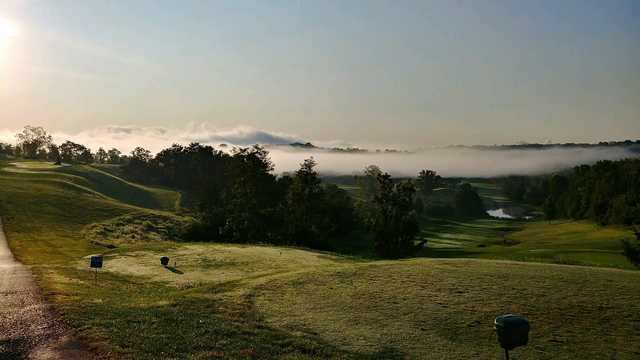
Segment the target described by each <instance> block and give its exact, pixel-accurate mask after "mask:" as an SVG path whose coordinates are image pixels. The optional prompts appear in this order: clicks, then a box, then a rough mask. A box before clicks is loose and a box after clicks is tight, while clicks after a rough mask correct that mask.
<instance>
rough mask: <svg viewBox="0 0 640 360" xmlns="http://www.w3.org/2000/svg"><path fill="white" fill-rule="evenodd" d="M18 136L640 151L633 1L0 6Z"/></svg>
mask: <svg viewBox="0 0 640 360" xmlns="http://www.w3.org/2000/svg"><path fill="white" fill-rule="evenodd" d="M27 124H30V125H40V126H44V127H45V128H47V129H48V130H49V131H51V132H53V133H56V134H58V137H61V136H66V135H69V136H78V134H84V135H85V137H91V136H93V138H97V137H100V136H102V135H104V137H103V138H105V139H110V138H111V137H116V138H117V137H120V138H122V137H129V138H130V139H134V138H135V136H141V137H140V141H142V140H144V139H147V138H149V137H153V136H164V137H165V138H166V137H167V136H168V135H167V134H176V136H175V138H176V141H178V140H184V139H187V140H193V139H196V140H202V141H209V142H212V143H215V142H225V141H228V140H229V137H231V138H232V139H235V140H236V141H238V142H239V143H242V142H245V143H251V142H252V141H254V140H255V141H263V142H267V143H268V142H278V141H283V140H284V141H289V140H304V141H312V142H315V143H319V144H323V145H331V144H336V145H354V146H364V147H395V148H428V147H432V146H443V145H450V144H466V145H471V144H510V143H519V142H547V141H552V142H565V141H572V142H597V141H600V140H623V139H638V138H640V2H639V1H636V0H629V1H616V0H612V1H599V0H582V1H571V0H563V1H557V0H553V1H546V0H539V1H515V0H514V1H483V0H469V1H459V0H446V1H426V0H425V1H401V0H396V1H376V0H367V1H347V0H340V1H331V0H327V1H303V0H299V1H295V0H292V1H266V0H261V1H240V0H234V1H186V0H182V1H169V0H166V1H163V0H156V1H144V0H137V1H124V0H121V1H115V0H114V1H97V0H96V1H92V0H85V1H75V0H56V1H53V0H50V1H44V0H39V1H32V0H1V1H0V137H3V136H4V138H5V139H6V138H7V137H8V136H9V135H7V134H11V133H12V132H14V131H15V130H16V129H19V128H21V127H23V126H24V125H27ZM3 134H4V135H3ZM172 136H173V135H171V136H169V137H172ZM238 136H240V137H241V138H238ZM169 140H173V139H172V138H171V139H169ZM89 145H91V144H89Z"/></svg>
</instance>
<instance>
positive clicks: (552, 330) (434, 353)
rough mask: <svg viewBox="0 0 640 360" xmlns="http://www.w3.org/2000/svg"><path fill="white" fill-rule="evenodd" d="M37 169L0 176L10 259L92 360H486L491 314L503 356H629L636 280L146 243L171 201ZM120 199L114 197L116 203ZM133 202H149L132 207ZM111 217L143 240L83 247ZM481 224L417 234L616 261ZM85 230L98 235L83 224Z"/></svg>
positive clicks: (540, 232)
mask: <svg viewBox="0 0 640 360" xmlns="http://www.w3.org/2000/svg"><path fill="white" fill-rule="evenodd" d="M0 166H2V167H4V166H8V164H0ZM43 167H44V165H36V164H30V165H22V168H21V169H18V170H19V171H2V170H0V215H1V216H2V217H3V220H4V222H5V227H6V228H5V230H6V232H7V235H8V237H9V241H10V244H11V247H12V249H13V250H14V252H15V254H16V255H17V257H18V258H19V259H20V260H21V261H23V262H25V263H26V264H29V265H32V266H33V269H34V271H35V272H36V273H37V275H38V276H39V278H40V283H41V285H42V286H43V288H44V290H45V292H46V295H47V297H48V298H49V299H50V300H51V301H52V302H53V303H54V304H55V306H56V308H57V309H58V310H59V311H60V313H61V314H62V315H63V317H64V318H65V319H66V320H67V321H68V322H70V323H71V324H72V325H73V326H74V327H76V328H77V329H79V332H80V334H81V336H82V337H83V338H84V339H85V340H87V341H88V342H90V343H91V344H92V345H93V346H94V347H95V348H96V349H97V350H98V351H99V352H101V353H103V354H107V355H113V356H114V357H120V358H130V359H172V358H180V359H182V358H189V359H210V358H291V359H294V358H295V359H307V358H327V357H334V358H372V359H373V358H405V357H408V358H420V359H424V358H426V359H431V358H433V359H441V358H447V359H471V358H474V359H496V358H498V356H499V348H498V346H497V342H496V340H495V335H494V334H493V331H492V320H493V317H494V316H496V315H498V314H502V313H507V312H517V313H521V314H523V315H525V316H527V317H528V318H529V319H530V320H531V322H532V326H533V327H532V333H531V341H530V344H529V346H528V347H526V348H521V349H518V350H516V351H515V352H514V353H513V358H514V359H575V358H584V359H612V358H613V359H636V358H638V357H640V303H638V301H637V299H638V294H640V272H637V271H627V270H619V269H607V268H596V267H581V266H567V265H552V264H538V263H521V262H510V261H495V260H477V259H424V258H423V259H412V260H402V261H372V260H363V259H352V258H347V257H342V256H338V255H335V254H330V253H319V252H311V251H306V250H302V249H290V248H278V247H263V246H239V245H227V244H187V243H175V242H167V241H161V240H159V239H160V238H155V237H153V236H148V235H147V236H144V232H145V231H146V230H145V229H147V228H148V229H151V230H148V231H146V232H155V231H158V229H159V228H162V226H160V225H161V224H160V225H158V224H155V223H152V224H151V225H149V224H147V223H145V222H146V221H149V222H151V221H150V220H146V219H158V218H159V219H169V220H167V221H172V220H171V219H173V218H175V219H176V220H175V221H182V220H181V219H182V218H181V217H179V216H178V217H176V216H175V215H173V214H171V213H169V212H166V211H165V210H167V209H168V208H170V207H171V206H170V204H171V202H172V201H177V200H176V199H177V197H178V194H176V193H171V192H167V193H163V194H165V195H163V196H161V197H160V198H163V199H167V198H168V199H172V200H171V201H167V200H162V201H160V200H158V202H155V203H152V204H156V205H154V206H153V207H154V208H155V209H149V208H144V207H142V204H143V202H146V201H147V200H141V199H148V198H154V197H155V198H158V195H157V194H158V192H160V193H162V192H163V191H166V190H159V189H153V188H147V187H139V186H137V185H135V184H131V183H126V182H124V181H122V182H116V183H115V184H116V185H114V183H109V185H105V184H104V183H103V182H101V181H97V180H95V177H96V176H98V177H99V176H102V175H101V172H95V173H94V170H93V169H92V168H89V167H81V168H75V167H74V168H68V169H56V168H43ZM41 172H44V173H41ZM115 179H116V180H117V181H119V178H115ZM109 181H111V180H109ZM100 184H102V185H100ZM117 184H123V185H122V186H123V188H126V189H129V190H124V189H120V188H119V185H117ZM129 186H132V187H135V188H136V190H132V189H131V188H129ZM124 191H129V192H128V194H129V195H127V196H121V195H118V194H121V193H122V192H124ZM138 191H148V192H149V194H146V195H140V198H137V197H136V196H137V195H136V194H140V193H139V192H138ZM103 192H105V193H103ZM115 218H118V219H119V220H118V219H116V220H114V219H115ZM123 219H144V220H142V221H141V222H140V223H141V224H144V226H145V227H140V226H138V225H136V224H133V225H129V226H130V228H129V229H128V230H127V231H123V232H119V233H117V235H106V234H105V235H101V236H103V237H104V240H105V241H106V242H108V243H110V244H112V243H115V244H116V245H117V248H115V249H107V248H105V247H101V246H97V245H95V244H93V243H91V242H90V240H89V238H91V240H95V239H94V237H95V236H100V235H99V234H101V233H102V232H101V231H102V230H105V229H107V230H106V231H107V232H109V231H111V230H110V229H115V228H120V227H121V225H122V226H125V225H124V224H121V223H120V222H119V221H123ZM490 221H491V220H487V222H482V221H481V222H478V223H476V222H470V223H464V222H462V223H457V224H456V223H447V222H444V223H442V224H440V225H439V226H441V230H444V229H447V227H449V228H448V229H450V230H451V231H449V232H448V234H452V236H450V237H446V236H445V235H438V234H447V232H445V231H436V230H434V229H432V230H431V231H430V230H428V229H427V230H426V231H430V234H432V235H430V236H434V237H435V236H437V235H438V236H440V237H441V238H443V239H448V238H452V239H453V240H451V241H457V240H456V239H457V238H460V239H461V237H460V236H458V237H457V238H456V235H455V234H462V233H464V232H463V231H461V230H460V229H467V230H465V231H466V233H467V234H468V235H469V236H468V239H467V240H465V241H466V242H462V241H461V244H462V245H461V246H457V247H446V246H444V247H441V248H434V249H431V250H429V251H433V254H435V255H437V256H454V252H457V253H458V254H457V255H460V256H479V257H506V258H508V257H509V256H511V255H509V254H511V252H510V250H512V249H518V252H520V251H521V252H522V253H523V254H529V253H531V252H530V251H529V250H530V249H532V248H535V249H540V248H545V249H550V250H552V249H554V248H557V249H558V250H559V251H560V252H559V253H560V254H562V253H563V252H564V253H567V254H568V253H571V254H574V253H575V251H574V250H575V249H577V248H576V246H578V245H583V247H584V248H587V249H594V248H602V249H603V250H606V251H609V252H608V253H607V254H611V256H613V255H616V256H620V255H619V254H618V253H617V250H616V248H615V246H617V245H615V246H614V245H611V244H614V241H617V242H619V240H618V239H617V237H618V236H620V235H621V234H626V230H624V229H600V228H595V227H589V226H590V225H589V224H588V223H566V224H560V223H551V224H546V223H532V224H521V223H505V222H496V223H491V222H490ZM98 222H99V223H103V224H106V225H104V226H103V225H100V226H102V228H100V227H98V228H96V226H95V225H92V224H94V223H98ZM112 224H118V225H117V226H112ZM456 227H457V228H459V230H456ZM505 227H507V228H509V229H508V230H506V229H505ZM513 227H517V228H518V229H521V230H519V231H517V232H512V233H510V234H509V235H508V236H507V240H508V242H512V243H513V244H511V245H510V246H505V245H504V244H498V243H500V242H502V241H503V239H502V238H501V237H500V236H497V235H498V234H501V233H502V232H504V231H511V230H514V228H513ZM94 230H95V231H94ZM605 230H606V231H605ZM608 231H612V232H608ZM618 231H619V232H618ZM96 234H98V235H96ZM590 234H595V235H590ZM137 236H139V237H137ZM474 236H475V237H474ZM113 237H117V238H118V239H121V238H125V240H126V241H119V242H118V241H111V240H113V239H112V238H113ZM141 238H142V239H144V241H136V239H141ZM530 239H536V240H535V243H532V242H530V241H532V240H530ZM116 240H117V239H116ZM434 243H435V240H434ZM442 243H443V244H444V243H445V241H444V240H443V242H442ZM494 243H495V244H494ZM478 244H485V247H484V248H482V247H478V246H477V245H478ZM616 244H617V243H616ZM608 245H611V246H610V247H607V246H608ZM518 247H521V248H518ZM470 249H474V251H471V250H470ZM498 250H499V251H498ZM447 251H448V253H447ZM483 251H484V252H483ZM501 251H503V253H501ZM93 253H104V254H105V255H106V258H105V260H106V261H105V269H104V270H103V271H101V273H100V275H99V282H98V285H97V286H96V285H95V284H94V283H93V274H92V272H91V271H89V270H88V269H87V261H88V260H87V259H86V256H87V255H89V254H93ZM516 253H517V252H516ZM533 253H535V251H534V252H533ZM162 255H168V256H169V257H170V258H171V259H172V260H171V263H170V266H169V267H168V268H164V267H162V266H160V264H159V257H160V256H162ZM574 255H575V254H574ZM589 255H590V256H591V252H590V253H589ZM572 256H573V255H572ZM607 256H609V255H607ZM521 260H536V261H538V260H540V257H522V258H521ZM541 260H545V259H541ZM547 260H549V259H547ZM547 260H545V261H547ZM549 261H556V260H553V259H551V260H549ZM607 261H609V260H607ZM611 261H613V260H611ZM600 265H602V264H600ZM614 266H617V265H615V264H614Z"/></svg>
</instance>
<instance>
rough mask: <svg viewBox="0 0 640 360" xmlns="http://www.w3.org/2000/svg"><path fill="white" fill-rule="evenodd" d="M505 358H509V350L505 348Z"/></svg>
mask: <svg viewBox="0 0 640 360" xmlns="http://www.w3.org/2000/svg"><path fill="white" fill-rule="evenodd" d="M504 360H509V350H507V349H504Z"/></svg>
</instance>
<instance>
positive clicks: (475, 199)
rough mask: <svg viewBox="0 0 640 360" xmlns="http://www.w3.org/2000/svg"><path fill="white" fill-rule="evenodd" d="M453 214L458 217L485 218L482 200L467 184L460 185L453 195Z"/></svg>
mask: <svg viewBox="0 0 640 360" xmlns="http://www.w3.org/2000/svg"><path fill="white" fill-rule="evenodd" d="M455 213H456V215H457V216H460V217H485V216H486V211H485V209H484V204H483V203H482V199H481V198H480V196H479V195H478V193H477V192H476V190H475V189H474V188H473V186H471V185H470V184H468V183H464V184H462V185H460V187H459V188H458V191H456V194H455Z"/></svg>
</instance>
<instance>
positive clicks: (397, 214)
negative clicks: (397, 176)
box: [369, 174, 420, 258]
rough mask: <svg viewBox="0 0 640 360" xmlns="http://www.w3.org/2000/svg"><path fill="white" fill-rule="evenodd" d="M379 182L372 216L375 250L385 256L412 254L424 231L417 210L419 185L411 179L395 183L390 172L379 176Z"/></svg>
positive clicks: (370, 220)
mask: <svg viewBox="0 0 640 360" xmlns="http://www.w3.org/2000/svg"><path fill="white" fill-rule="evenodd" d="M378 184H379V191H378V193H377V194H376V196H375V197H374V200H373V204H372V212H371V218H370V219H369V225H370V227H371V231H372V235H373V238H374V242H375V250H376V252H377V254H378V255H379V256H381V257H385V258H400V257H405V256H409V255H411V254H412V253H413V252H414V251H415V245H414V239H415V237H416V235H417V234H418V232H419V230H420V228H419V225H418V220H417V217H416V213H415V211H414V210H413V196H414V194H415V187H414V185H413V184H412V183H411V182H410V181H407V182H402V183H399V184H394V183H393V180H392V179H391V176H390V175H389V174H383V175H378Z"/></svg>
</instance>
